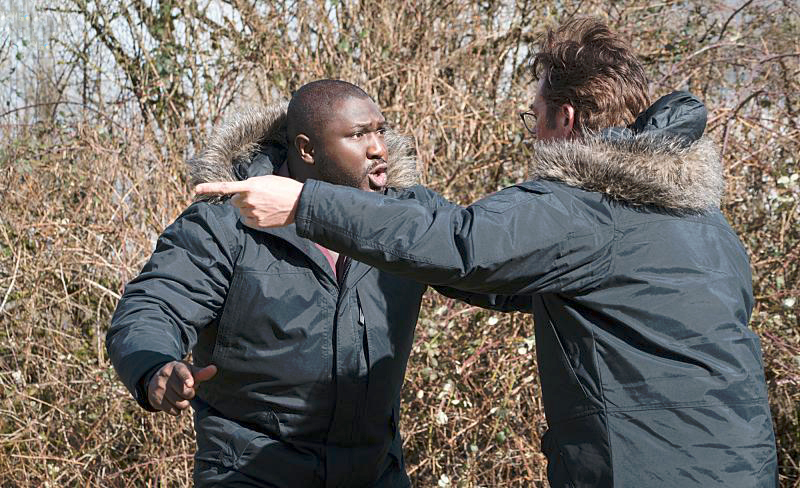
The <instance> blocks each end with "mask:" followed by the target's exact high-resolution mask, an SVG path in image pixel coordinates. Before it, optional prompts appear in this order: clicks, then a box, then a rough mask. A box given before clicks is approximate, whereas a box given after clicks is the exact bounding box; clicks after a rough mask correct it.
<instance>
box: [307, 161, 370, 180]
mask: <svg viewBox="0 0 800 488" xmlns="http://www.w3.org/2000/svg"><path fill="white" fill-rule="evenodd" d="M315 163H316V165H317V173H318V174H319V177H320V178H321V179H322V181H325V182H327V183H333V184H334V185H343V186H350V187H353V188H361V186H362V184H363V183H364V180H365V179H366V178H367V174H368V173H369V171H370V168H363V169H361V171H352V172H347V171H344V170H342V169H341V168H339V167H337V165H336V164H335V163H334V162H333V161H331V160H330V159H329V158H328V156H327V155H322V157H320V155H318V156H317V158H316V161H315Z"/></svg>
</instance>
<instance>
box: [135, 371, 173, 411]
mask: <svg viewBox="0 0 800 488" xmlns="http://www.w3.org/2000/svg"><path fill="white" fill-rule="evenodd" d="M165 364H167V363H166V362H164V363H160V364H158V365H156V366H153V367H152V368H150V369H149V370H148V371H147V372H146V373H145V374H144V375H142V377H141V378H140V379H139V381H137V382H136V390H135V391H134V393H133V397H134V398H135V399H136V403H138V404H139V406H140V407H142V408H143V409H145V410H147V411H148V412H157V411H158V410H156V409H155V408H153V406H152V405H150V400H149V399H148V398H147V385H149V384H150V380H151V379H152V378H153V375H154V374H156V373H157V372H158V370H160V369H161V368H162V367H163V366H164V365H165Z"/></svg>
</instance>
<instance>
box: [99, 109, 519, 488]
mask: <svg viewBox="0 0 800 488" xmlns="http://www.w3.org/2000/svg"><path fill="white" fill-rule="evenodd" d="M283 134H285V106H275V107H271V108H269V109H266V110H262V111H252V112H248V113H246V114H243V115H242V116H240V117H239V118H238V119H236V120H234V121H233V122H232V123H230V124H229V125H227V126H224V127H222V128H221V129H220V130H218V131H217V132H216V133H215V135H214V136H213V137H212V139H211V141H210V142H209V144H208V146H207V147H206V149H205V150H204V151H203V153H202V154H201V155H200V157H199V158H197V159H195V160H193V161H191V162H190V166H191V168H190V170H191V175H192V180H193V183H195V184H197V183H202V182H207V181H233V180H242V179H246V178H248V177H252V176H259V175H263V174H271V173H272V172H273V161H283V159H284V157H285V147H286V146H285V140H284V136H283ZM386 143H387V147H388V150H389V158H388V161H387V163H388V165H389V168H388V177H389V185H391V186H394V187H400V188H402V187H408V186H409V185H411V184H413V183H414V182H415V180H416V161H415V159H414V158H413V157H411V156H409V150H408V144H407V142H406V141H405V140H404V139H403V138H401V137H399V136H397V135H393V134H392V133H387V135H386ZM409 195H413V192H410V193H409ZM423 197H424V195H423ZM439 203H442V202H441V201H439ZM337 278H338V279H337ZM424 290H425V286H424V285H421V284H419V283H417V282H415V281H412V280H410V279H408V278H401V277H397V276H394V275H391V274H389V273H386V272H383V271H379V270H377V269H374V268H371V267H370V266H368V265H365V264H362V263H359V262H357V261H352V260H351V261H350V264H349V266H348V267H347V268H346V269H344V270H343V273H341V274H340V276H338V277H336V276H335V275H334V273H333V271H332V269H331V266H330V265H329V263H328V261H327V260H326V258H325V257H324V256H323V254H322V252H321V251H320V250H319V249H318V248H317V247H315V245H314V244H313V243H312V242H310V241H308V240H305V239H303V238H300V237H298V236H297V234H296V232H295V229H294V228H293V227H289V228H284V229H275V230H259V231H257V230H253V229H250V228H248V227H246V226H244V225H243V223H242V221H241V219H240V217H239V215H238V213H237V212H236V209H235V207H233V206H232V205H231V204H230V203H229V202H227V201H223V200H220V199H216V200H213V201H200V202H196V203H194V204H193V205H191V206H190V207H189V208H188V209H187V210H186V211H185V212H183V214H181V215H180V217H178V218H177V220H176V221H175V222H174V223H173V224H172V225H170V226H169V227H168V228H167V229H166V230H165V231H164V233H163V234H162V235H161V236H160V238H159V240H158V243H157V247H156V249H155V252H154V253H153V255H152V257H151V258H150V260H149V262H148V263H147V264H146V265H145V266H144V269H143V270H142V272H141V274H140V275H139V276H138V277H137V278H135V279H134V280H133V281H131V282H130V283H129V284H128V285H127V287H126V289H125V293H124V295H123V296H122V299H121V300H120V302H119V305H118V306H117V309H116V312H115V314H114V317H113V319H112V324H111V327H110V329H109V331H108V335H107V339H106V343H107V348H108V352H109V356H110V357H111V360H112V361H113V363H114V366H115V368H116V370H117V372H118V373H119V375H120V377H121V378H122V380H123V382H124V383H125V385H126V386H127V387H128V389H129V390H130V391H131V392H132V393H133V395H134V397H135V398H136V399H137V401H138V402H139V403H140V405H142V407H144V408H147V409H151V408H150V406H149V404H148V401H147V397H146V392H145V385H146V384H147V381H148V379H149V377H150V376H151V375H152V373H153V372H154V371H155V370H157V369H158V368H159V367H160V366H161V365H163V364H164V363H166V362H169V361H174V360H179V359H182V358H184V357H185V356H186V355H187V354H188V353H189V351H192V356H193V361H194V363H195V365H197V366H205V365H209V364H214V365H216V366H217V367H218V373H217V375H216V376H215V377H214V378H212V379H211V380H209V381H207V382H204V383H202V384H201V385H200V386H199V393H198V395H197V397H196V398H195V399H194V400H193V402H192V406H193V408H194V410H195V430H196V433H197V453H196V455H195V475H194V477H195V483H196V486H203V487H204V486H276V487H278V486H280V487H316V486H319V487H323V486H325V487H340V486H342V487H345V486H346V487H361V486H381V487H383V486H385V487H395V486H408V485H409V480H408V477H407V475H406V473H405V469H404V466H403V457H402V442H401V439H400V433H399V430H398V414H399V410H398V409H399V402H400V389H401V385H402V382H403V376H404V373H405V369H406V363H407V360H408V357H409V353H410V352H411V346H412V340H413V334H414V328H415V325H416V321H417V315H418V312H419V307H420V301H421V297H422V293H423V291H424ZM475 299H476V300H478V301H479V302H481V301H482V302H485V303H483V304H484V305H487V306H496V307H498V308H502V307H507V306H511V305H513V303H511V302H504V301H503V300H497V299H496V298H495V297H486V298H485V299H480V298H475Z"/></svg>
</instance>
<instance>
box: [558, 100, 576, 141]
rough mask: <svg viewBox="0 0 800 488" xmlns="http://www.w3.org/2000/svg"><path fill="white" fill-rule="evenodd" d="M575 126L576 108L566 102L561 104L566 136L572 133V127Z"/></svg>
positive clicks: (562, 121) (562, 127) (563, 132)
mask: <svg viewBox="0 0 800 488" xmlns="http://www.w3.org/2000/svg"><path fill="white" fill-rule="evenodd" d="M574 127H575V108H574V107H573V106H572V105H570V104H568V103H565V104H563V105H562V106H561V127H560V129H561V130H562V134H563V135H564V137H570V136H571V135H572V129H573V128H574Z"/></svg>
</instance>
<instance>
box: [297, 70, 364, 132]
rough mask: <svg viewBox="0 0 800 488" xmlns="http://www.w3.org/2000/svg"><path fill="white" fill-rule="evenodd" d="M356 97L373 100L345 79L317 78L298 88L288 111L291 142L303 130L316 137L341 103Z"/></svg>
mask: <svg viewBox="0 0 800 488" xmlns="http://www.w3.org/2000/svg"><path fill="white" fill-rule="evenodd" d="M353 97H355V98H362V99H363V98H366V99H369V100H372V97H370V96H369V95H367V93H366V92H365V91H364V90H362V89H361V88H359V87H358V86H356V85H354V84H352V83H348V82H346V81H342V80H317V81H312V82H311V83H306V84H305V85H303V86H301V87H300V88H298V89H297V91H295V92H294V93H292V99H291V100H290V101H289V108H288V109H287V110H286V135H287V136H288V139H289V141H293V140H294V138H295V137H296V136H297V134H301V133H302V134H306V135H308V136H309V137H314V136H316V135H317V134H318V131H319V129H320V127H322V124H324V123H325V121H327V120H329V119H330V118H331V117H332V116H333V111H334V110H335V108H336V106H337V104H338V102H341V101H342V100H346V99H348V98H353ZM290 145H291V143H290Z"/></svg>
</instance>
